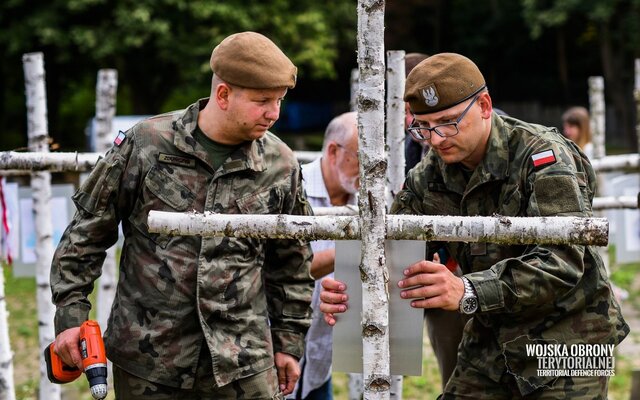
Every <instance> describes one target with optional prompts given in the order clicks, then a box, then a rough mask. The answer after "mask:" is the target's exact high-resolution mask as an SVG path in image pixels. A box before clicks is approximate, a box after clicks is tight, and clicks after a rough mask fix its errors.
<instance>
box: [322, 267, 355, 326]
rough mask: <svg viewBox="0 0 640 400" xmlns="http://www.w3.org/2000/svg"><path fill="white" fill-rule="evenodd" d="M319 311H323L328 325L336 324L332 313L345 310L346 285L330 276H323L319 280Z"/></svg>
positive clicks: (346, 298)
mask: <svg viewBox="0 0 640 400" xmlns="http://www.w3.org/2000/svg"><path fill="white" fill-rule="evenodd" d="M321 285H322V290H321V291H320V311H322V312H323V313H324V320H325V322H326V323H327V324H329V325H330V326H334V325H335V324H336V318H335V315H334V314H339V313H343V312H345V311H347V308H348V304H347V300H349V296H347V294H346V293H345V290H347V285H345V284H344V283H342V282H340V281H337V280H335V279H332V278H324V279H323V280H322V282H321Z"/></svg>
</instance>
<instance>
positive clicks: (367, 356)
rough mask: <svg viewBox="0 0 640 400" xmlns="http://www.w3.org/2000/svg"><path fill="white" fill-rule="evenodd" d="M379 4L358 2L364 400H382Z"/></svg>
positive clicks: (384, 319) (385, 352) (385, 371)
mask: <svg viewBox="0 0 640 400" xmlns="http://www.w3.org/2000/svg"><path fill="white" fill-rule="evenodd" d="M384 6H385V2H384V0H359V1H358V68H359V70H360V81H359V87H358V133H359V142H358V143H359V148H360V155H361V158H360V196H359V197H358V205H359V207H360V220H361V221H362V222H361V223H362V264H361V265H360V272H361V273H360V276H361V279H362V354H363V360H362V364H363V368H362V372H363V380H364V398H365V399H367V400H369V399H388V398H389V389H390V387H391V376H390V367H389V360H390V357H389V295H388V289H387V285H388V284H389V272H388V270H387V265H386V258H385V251H384V241H385V215H386V210H385V203H384V191H385V190H384V187H385V184H384V180H385V173H386V170H387V162H386V160H385V154H384V74H385V67H384V64H385V63H384Z"/></svg>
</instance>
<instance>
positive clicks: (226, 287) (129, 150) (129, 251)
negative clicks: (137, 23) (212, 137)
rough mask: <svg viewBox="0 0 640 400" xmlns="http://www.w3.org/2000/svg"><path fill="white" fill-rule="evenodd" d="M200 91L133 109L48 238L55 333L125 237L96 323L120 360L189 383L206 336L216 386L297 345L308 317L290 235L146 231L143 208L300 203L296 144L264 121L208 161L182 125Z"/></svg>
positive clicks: (70, 323) (224, 209)
mask: <svg viewBox="0 0 640 400" xmlns="http://www.w3.org/2000/svg"><path fill="white" fill-rule="evenodd" d="M204 104H206V100H202V101H201V102H199V103H196V104H193V105H191V106H190V107H189V108H188V109H186V110H185V111H182V112H174V113H168V114H164V115H160V116H156V117H153V118H150V119H148V120H146V121H143V122H141V123H139V124H137V125H136V126H134V127H133V128H131V129H130V130H129V131H127V132H126V138H125V139H124V140H123V141H122V143H121V144H119V145H116V146H114V147H113V148H112V149H111V150H110V151H109V152H108V153H107V155H106V156H105V157H104V158H103V159H101V160H100V161H99V162H98V164H97V165H96V167H95V168H94V170H93V171H92V173H91V175H90V177H89V178H88V179H87V181H86V182H85V183H84V184H83V185H82V186H81V187H80V188H79V190H78V191H77V192H76V193H75V194H74V197H73V200H74V202H75V204H76V207H77V209H78V212H77V213H76V215H75V216H74V219H73V221H72V222H71V224H70V225H69V227H68V228H67V230H66V231H65V233H64V235H63V238H62V240H61V242H60V244H59V246H58V248H57V250H56V253H55V256H54V259H53V264H52V270H51V286H52V292H53V300H54V303H55V304H56V306H57V311H56V318H55V326H56V333H59V332H61V331H63V330H65V329H67V328H71V327H75V326H79V325H80V324H81V323H82V322H83V321H84V320H86V319H87V317H88V313H89V309H90V303H89V301H88V299H87V296H88V295H89V293H90V292H91V290H92V288H93V282H94V281H95V280H96V279H97V278H98V276H99V275H100V271H101V266H102V262H103V260H104V257H105V250H106V249H107V248H108V247H110V246H111V245H113V244H114V243H115V242H116V240H117V236H118V223H119V222H122V230H123V233H124V238H125V239H124V245H123V249H122V254H121V258H120V267H119V268H120V271H119V279H118V288H117V293H116V298H115V301H114V304H113V307H112V310H111V315H110V318H109V324H108V327H107V329H106V332H105V345H106V348H107V354H108V357H109V358H110V359H111V360H112V361H113V362H114V363H115V364H117V365H118V366H120V367H122V368H123V369H125V370H126V371H128V372H130V373H132V374H134V375H137V376H140V377H143V378H145V379H148V380H150V381H155V382H161V383H163V384H165V385H169V386H174V387H181V388H190V387H192V386H193V381H194V373H195V369H196V366H197V362H198V356H199V354H200V350H201V346H204V345H208V347H209V350H210V352H211V357H212V361H213V373H214V376H215V380H216V383H217V385H219V386H222V385H225V384H227V383H229V382H232V381H234V380H237V379H239V378H243V377H247V376H250V375H253V374H255V373H257V372H259V371H262V370H265V369H267V368H269V367H271V366H272V365H273V354H274V352H285V353H289V354H291V355H294V356H296V357H300V356H301V355H302V351H303V347H304V334H305V332H306V330H307V329H308V326H309V324H310V321H311V319H310V318H311V314H310V307H309V304H310V301H311V294H312V291H313V279H312V278H311V276H310V275H309V266H310V264H311V258H312V253H311V248H310V246H309V244H308V243H307V242H302V241H298V240H275V239H274V240H260V239H252V238H248V239H242V238H228V237H225V238H218V237H216V238H213V237H197V236H168V235H164V234H156V233H150V232H149V230H148V226H147V216H148V214H149V211H150V210H164V211H178V212H186V211H191V210H196V211H198V212H203V211H215V212H217V213H227V214H237V213H243V214H300V215H308V214H310V213H311V208H310V207H309V205H308V202H307V200H306V197H305V196H304V192H303V189H302V187H301V174H300V168H299V165H298V162H297V160H296V159H295V157H294V155H293V152H292V151H291V150H290V149H289V148H288V147H287V145H286V144H284V143H283V142H282V141H280V140H279V139H278V138H277V137H275V136H274V135H273V134H271V133H267V134H266V135H265V136H264V137H263V138H261V139H259V140H256V141H253V142H247V143H246V144H245V145H243V146H241V147H240V148H239V149H238V150H237V151H236V152H234V153H233V154H232V155H231V156H230V157H229V159H227V161H226V162H225V163H224V164H223V165H222V166H221V167H220V168H218V169H217V170H216V171H214V170H213V169H212V167H211V166H210V162H209V156H208V154H207V152H206V151H205V149H204V148H203V147H201V146H200V145H199V144H198V143H197V142H196V141H195V140H194V139H193V136H192V132H193V131H194V129H195V128H196V124H197V119H198V112H199V109H200V108H201V107H203V106H204Z"/></svg>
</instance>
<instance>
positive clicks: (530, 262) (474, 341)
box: [391, 113, 629, 398]
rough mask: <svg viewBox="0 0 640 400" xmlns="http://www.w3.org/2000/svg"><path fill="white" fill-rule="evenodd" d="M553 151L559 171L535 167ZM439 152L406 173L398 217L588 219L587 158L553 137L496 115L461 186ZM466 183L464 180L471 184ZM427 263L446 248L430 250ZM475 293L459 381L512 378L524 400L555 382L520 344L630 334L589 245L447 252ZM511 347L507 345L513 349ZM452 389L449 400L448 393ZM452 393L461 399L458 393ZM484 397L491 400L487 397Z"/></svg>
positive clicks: (459, 246)
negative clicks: (540, 156)
mask: <svg viewBox="0 0 640 400" xmlns="http://www.w3.org/2000/svg"><path fill="white" fill-rule="evenodd" d="M548 150H551V151H553V155H554V158H555V161H554V162H550V163H546V164H545V163H543V164H542V165H538V166H535V165H534V162H533V158H534V157H533V156H534V155H536V154H540V153H542V152H545V151H548ZM464 172H465V171H463V170H462V169H461V166H460V165H459V164H452V165H446V164H444V163H443V162H442V160H440V158H439V157H438V156H437V154H436V153H435V152H433V151H431V152H429V153H428V154H427V156H426V157H425V158H424V159H423V160H422V161H421V163H420V164H418V165H417V166H416V167H415V168H414V169H413V170H412V171H411V172H410V174H409V176H408V178H407V180H406V183H405V188H404V189H403V190H402V191H401V192H399V193H398V195H397V196H396V200H395V202H394V204H393V206H392V210H391V212H392V213H400V214H418V215H462V216H476V215H479V216H494V215H503V216H531V217H537V216H580V217H587V216H591V215H592V210H591V203H592V199H593V195H594V192H595V182H596V181H595V174H594V172H593V169H592V168H591V165H590V164H589V162H588V160H587V158H586V156H584V154H583V153H582V152H581V151H580V150H579V149H578V147H577V146H576V145H575V144H573V142H570V141H568V140H566V139H565V138H564V137H563V136H562V135H561V134H560V133H559V132H558V131H557V130H556V129H555V128H547V127H544V126H540V125H535V124H528V123H525V122H522V121H519V120H517V119H514V118H509V117H500V116H498V115H496V114H495V113H494V114H493V116H492V130H491V134H490V138H489V142H488V147H487V152H486V155H485V157H484V159H483V161H482V162H481V164H480V165H479V166H478V167H477V168H476V169H475V170H474V171H473V172H472V174H471V176H470V177H469V178H468V181H467V178H465V173H464ZM468 176H469V175H468V174H467V177H468ZM430 246H431V247H432V248H430V249H429V253H428V254H433V252H434V251H436V250H437V249H438V247H439V246H441V244H438V243H431V244H430ZM446 246H447V248H448V250H449V252H450V253H451V254H452V255H453V256H454V258H455V259H456V260H457V261H458V262H459V264H460V266H461V268H462V271H463V273H464V274H465V276H466V277H467V278H469V280H470V281H471V283H472V284H473V286H474V288H475V290H476V292H477V294H478V300H479V310H478V312H477V313H476V314H475V315H474V317H473V318H472V320H471V321H470V322H469V323H468V324H467V325H466V327H465V331H464V334H463V339H462V342H461V346H460V348H459V352H458V366H457V368H456V370H455V371H454V375H457V376H458V379H459V380H463V381H464V380H465V378H466V379H467V380H471V379H474V378H473V376H472V375H469V376H465V371H467V370H475V371H481V372H480V373H482V374H483V375H485V376H486V377H488V378H489V379H490V380H491V381H492V382H495V383H498V382H500V380H501V379H502V378H503V376H504V375H505V374H506V373H507V364H510V365H511V367H512V368H511V369H510V370H509V373H511V374H513V375H514V376H515V377H516V383H517V387H518V389H519V391H520V393H521V394H522V395H526V394H529V393H532V392H534V391H536V390H537V389H538V388H540V387H542V386H543V385H548V383H549V382H550V381H551V380H553V379H555V378H552V377H537V376H535V375H534V374H535V370H536V365H535V362H536V359H535V358H527V357H525V352H524V349H522V348H518V347H517V346H516V344H517V343H518V342H517V341H516V339H519V338H522V337H525V338H528V339H529V340H538V339H540V340H547V341H555V342H558V343H563V344H567V345H570V344H574V343H603V344H618V343H620V342H621V341H622V339H624V337H625V336H626V335H627V334H628V333H629V327H628V325H627V324H626V322H625V321H624V319H623V317H622V315H621V312H620V307H619V305H618V303H617V301H616V300H615V298H614V296H613V293H612V290H611V286H610V285H609V283H608V278H607V273H606V271H605V268H604V265H603V263H602V260H601V259H600V257H599V255H598V254H597V252H596V250H595V249H594V248H593V247H591V246H577V245H576V246H550V245H526V246H525V245H514V246H506V245H498V244H492V243H446ZM510 343H511V344H510ZM450 384H451V381H450V382H449V385H447V390H446V392H448V391H450V390H452V389H453V388H451V387H450ZM454 393H455V392H454ZM478 395H479V397H476V398H485V397H486V394H485V396H484V397H483V396H482V394H478Z"/></svg>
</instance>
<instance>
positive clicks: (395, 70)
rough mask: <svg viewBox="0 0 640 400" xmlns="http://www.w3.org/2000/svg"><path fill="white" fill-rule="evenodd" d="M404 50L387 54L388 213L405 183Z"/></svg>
mask: <svg viewBox="0 0 640 400" xmlns="http://www.w3.org/2000/svg"><path fill="white" fill-rule="evenodd" d="M404 56H405V53H404V51H402V50H394V51H388V52H387V155H388V158H389V166H388V167H387V191H386V192H387V193H386V194H387V211H388V210H389V209H390V208H391V203H393V198H394V197H395V195H396V193H398V192H399V191H400V189H402V184H403V183H404V165H405V159H404V136H405V129H404V100H403V96H404V81H405V77H404V75H405V67H404Z"/></svg>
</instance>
